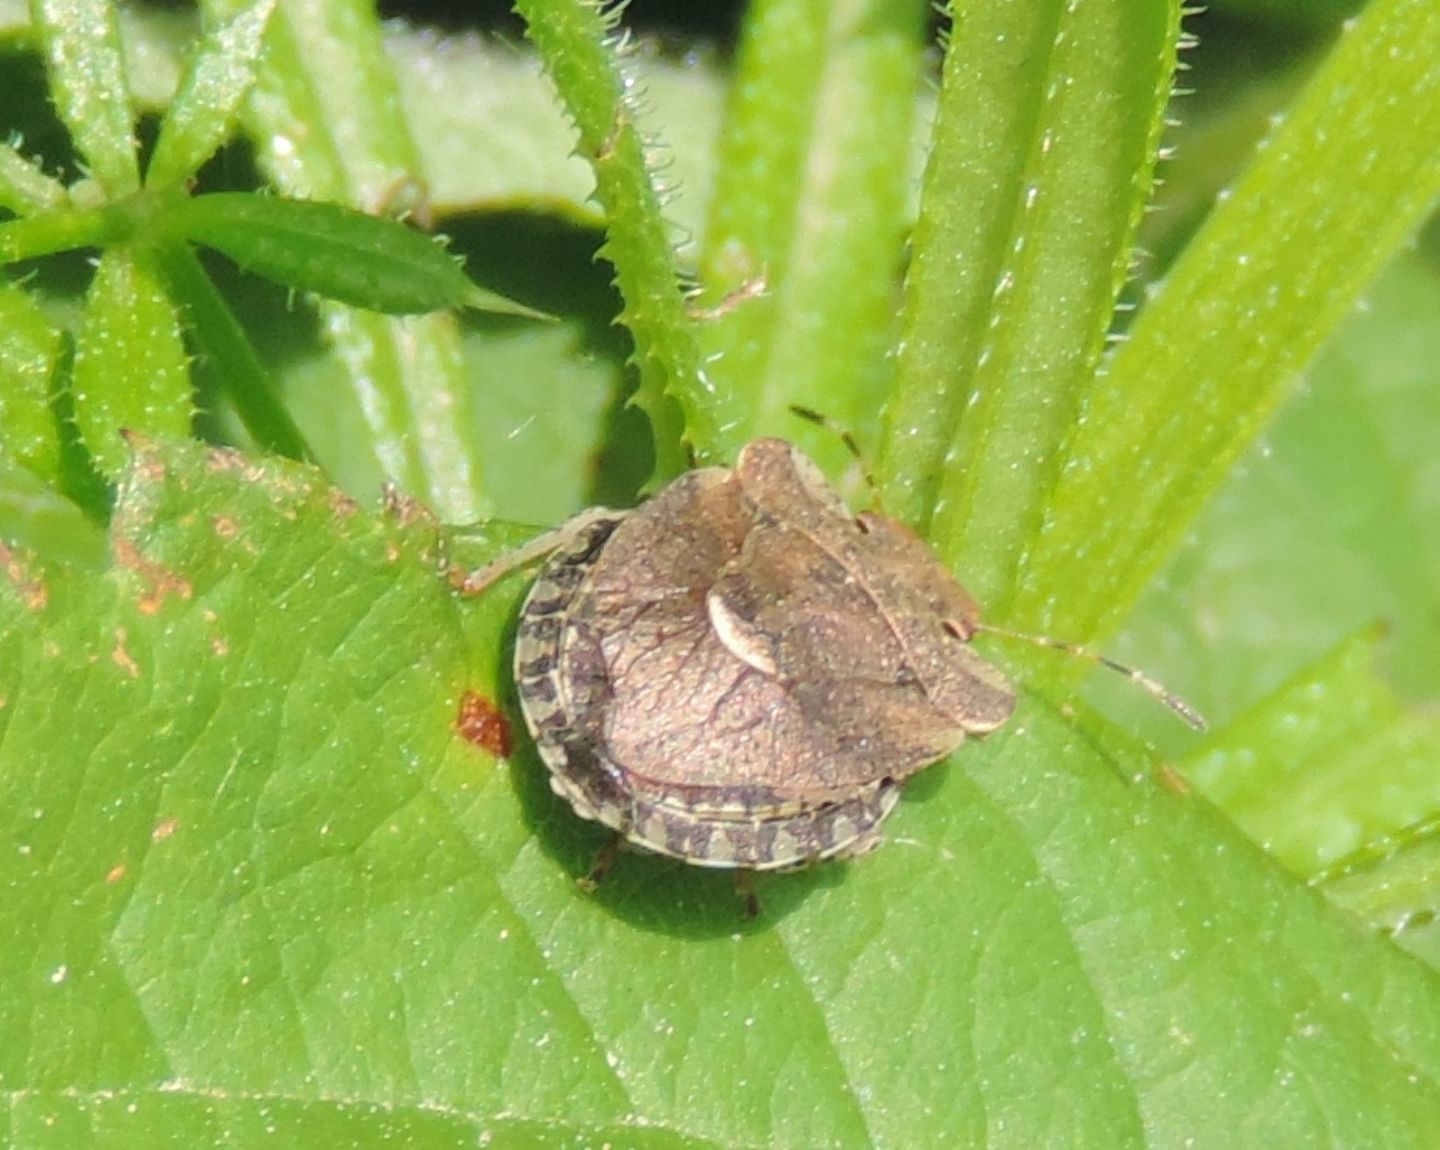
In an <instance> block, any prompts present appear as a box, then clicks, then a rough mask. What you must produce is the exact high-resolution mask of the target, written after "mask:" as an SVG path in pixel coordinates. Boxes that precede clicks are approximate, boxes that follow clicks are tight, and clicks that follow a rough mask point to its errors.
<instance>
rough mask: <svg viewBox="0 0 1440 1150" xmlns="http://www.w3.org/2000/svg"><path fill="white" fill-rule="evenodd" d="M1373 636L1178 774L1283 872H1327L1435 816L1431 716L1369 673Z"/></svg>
mask: <svg viewBox="0 0 1440 1150" xmlns="http://www.w3.org/2000/svg"><path fill="white" fill-rule="evenodd" d="M1377 643H1378V636H1377V634H1376V633H1375V632H1374V630H1373V629H1372V630H1369V631H1366V632H1362V633H1361V634H1359V635H1357V636H1355V637H1354V638H1352V639H1350V640H1349V641H1348V642H1346V643H1344V644H1342V645H1341V646H1340V647H1338V648H1337V649H1336V650H1335V651H1333V652H1332V653H1331V654H1329V655H1328V656H1326V657H1325V658H1324V659H1322V660H1320V661H1319V662H1317V663H1316V664H1314V665H1313V666H1311V667H1308V668H1306V669H1305V671H1303V672H1302V673H1301V674H1299V675H1296V676H1295V677H1294V678H1293V679H1291V680H1290V681H1289V682H1288V683H1286V684H1285V685H1284V686H1283V687H1281V688H1280V689H1279V690H1278V691H1276V692H1274V693H1273V694H1272V695H1271V696H1270V697H1268V698H1266V699H1263V700H1262V701H1261V702H1259V703H1258V704H1256V706H1255V707H1254V708H1252V709H1251V710H1250V712H1249V713H1247V714H1245V715H1243V716H1241V717H1240V718H1239V719H1237V720H1236V721H1234V722H1232V723H1230V724H1228V725H1227V726H1226V728H1225V729H1224V730H1223V731H1222V732H1220V733H1219V734H1218V735H1216V736H1215V737H1214V738H1212V739H1210V740H1208V741H1207V742H1206V744H1205V746H1204V747H1203V748H1201V749H1200V750H1199V751H1197V752H1196V753H1195V754H1194V755H1192V756H1191V757H1190V758H1189V759H1188V761H1186V763H1185V770H1186V773H1187V774H1188V775H1189V776H1190V777H1191V779H1193V780H1194V782H1195V784H1196V785H1197V786H1198V787H1199V788H1200V789H1201V790H1202V791H1204V792H1205V794H1206V796H1207V797H1208V798H1209V799H1210V800H1211V801H1213V802H1214V803H1216V804H1217V805H1218V806H1219V807H1220V808H1221V809H1223V810H1224V811H1225V812H1226V814H1228V815H1229V816H1230V817H1231V818H1233V819H1234V820H1235V822H1236V823H1238V824H1239V825H1240V826H1241V827H1242V828H1243V829H1244V830H1245V831H1246V832H1247V833H1248V834H1249V835H1250V836H1251V837H1252V838H1254V839H1255V841H1256V842H1259V843H1263V844H1265V846H1266V848H1267V849H1268V850H1270V851H1271V852H1272V853H1274V854H1275V856H1276V857H1277V858H1279V859H1280V860H1281V861H1282V862H1283V863H1285V865H1286V866H1288V867H1290V868H1291V869H1292V870H1294V871H1296V872H1297V873H1299V874H1302V875H1306V876H1309V875H1313V874H1315V873H1316V872H1317V871H1319V870H1320V869H1321V868H1322V867H1324V866H1326V865H1327V864H1330V863H1333V862H1335V860H1336V859H1338V858H1341V857H1342V856H1344V855H1347V854H1350V853H1351V852H1352V851H1356V850H1358V849H1360V848H1361V847H1363V846H1364V845H1365V844H1366V843H1369V842H1372V841H1376V840H1379V839H1383V838H1386V837H1389V836H1392V835H1395V834H1397V833H1399V832H1400V831H1402V830H1403V829H1404V828H1406V827H1410V826H1414V825H1416V824H1419V823H1421V822H1423V821H1424V820H1426V819H1432V818H1436V817H1440V775H1437V772H1436V770H1435V763H1436V762H1437V761H1440V716H1437V715H1434V714H1430V713H1427V712H1425V711H1414V712H1410V711H1407V709H1406V708H1405V707H1404V706H1403V704H1402V703H1401V702H1400V700H1399V699H1397V698H1396V697H1395V695H1394V693H1393V692H1392V691H1391V690H1390V688H1389V687H1388V686H1387V685H1386V684H1385V683H1383V682H1382V681H1381V679H1380V678H1379V676H1378V674H1377V673H1376V670H1375V662H1376V659H1377V650H1376V648H1377Z"/></svg>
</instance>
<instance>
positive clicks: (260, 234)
mask: <svg viewBox="0 0 1440 1150" xmlns="http://www.w3.org/2000/svg"><path fill="white" fill-rule="evenodd" d="M166 222H167V226H168V227H170V228H172V229H173V230H174V231H175V232H176V233H178V234H179V235H182V236H184V237H185V238H186V239H188V240H191V241H192V242H194V243H198V244H204V245H205V246H207V247H212V248H214V249H216V250H217V251H221V252H224V253H225V254H226V255H227V256H229V257H230V258H231V259H233V260H234V261H235V262H236V263H238V264H239V265H240V266H241V267H242V268H245V269H246V270H247V271H251V272H255V273H256V274H258V275H263V276H265V277H266V278H267V279H271V280H274V281H275V282H276V283H280V284H284V285H286V286H287V287H293V288H298V289H300V290H301V291H310V292H314V293H315V294H316V295H321V296H324V297H326V298H327V299H333V300H338V301H339V302H341V303H347V304H349V305H350V306H351V307H362V308H368V309H369V310H371V311H379V312H386V313H388V314H391V315H418V314H421V313H424V312H431V311H442V310H445V309H448V308H459V307H474V308H479V309H481V310H485V311H496V312H508V313H509V314H512V315H515V314H525V315H529V316H532V317H533V316H535V314H536V313H535V312H533V311H531V310H530V309H529V308H524V307H521V306H520V305H519V304H513V303H510V302H509V301H508V300H504V299H502V298H501V297H499V296H497V295H495V294H494V293H492V292H486V291H483V290H481V289H480V288H479V287H477V286H476V285H475V284H473V283H471V282H470V280H468V279H467V278H466V277H465V273H464V272H463V271H461V269H460V265H459V264H458V263H457V262H456V260H455V258H454V257H453V256H451V255H449V254H448V253H446V251H445V249H444V248H442V247H441V246H440V245H439V244H438V243H436V241H435V240H433V239H431V238H430V237H429V236H426V235H423V234H421V233H420V232H417V231H415V230H414V229H413V228H408V227H406V226H405V225H404V224H401V223H399V222H397V221H395V220H390V219H382V218H378V217H376V216H370V215H366V214H365V213H364V212H360V211H356V210H355V209H354V208H346V207H344V206H342V205H340V204H329V203H318V202H315V201H306V200H282V199H277V198H275V197H273V196H257V195H253V194H250V193H248V192H229V193H227V192H219V193H216V194H214V195H208V196H194V197H191V198H189V199H186V200H183V201H181V202H180V203H178V204H177V205H176V206H175V208H174V210H173V211H172V212H171V214H170V217H169V219H168V220H167V221H166Z"/></svg>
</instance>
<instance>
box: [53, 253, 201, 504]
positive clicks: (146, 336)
mask: <svg viewBox="0 0 1440 1150" xmlns="http://www.w3.org/2000/svg"><path fill="white" fill-rule="evenodd" d="M71 386H72V389H73V393H74V403H75V425H76V427H78V428H79V431H80V437H81V439H82V440H83V441H84V443H85V446H86V448H88V449H89V451H90V454H91V455H92V456H93V457H94V459H95V463H96V466H98V467H99V469H100V470H101V472H102V473H104V475H105V476H106V477H107V478H110V479H113V478H115V477H116V476H117V475H118V474H119V472H120V468H121V467H122V466H123V465H124V463H125V461H126V460H127V459H129V457H130V452H129V449H128V448H127V447H126V446H125V444H124V443H123V442H122V441H121V440H122V436H123V435H124V434H125V433H127V432H142V433H146V434H151V433H163V434H167V435H186V434H188V433H189V431H190V420H191V417H192V415H193V414H194V399H193V397H192V395H191V388H190V372H189V367H188V364H187V362H186V357H185V347H184V344H183V342H182V340H181V338H180V326H179V319H178V317H177V316H176V314H175V306H174V304H172V303H171V302H170V299H169V297H168V296H167V295H166V293H165V290H164V288H163V286H162V284H161V281H160V279H159V277H158V276H157V275H156V273H155V272H154V270H153V269H152V268H151V266H150V264H149V262H148V259H147V258H145V257H143V256H142V255H141V254H139V253H137V252H135V251H132V250H130V249H126V248H111V249H110V250H108V251H106V252H105V254H104V255H102V256H101V257H100V262H99V265H98V266H97V267H96V269H95V279H94V282H93V283H91V285H90V290H89V292H88V293H87V295H86V297H85V314H84V317H83V319H82V322H81V327H80V330H79V332H78V333H77V334H76V337H75V364H74V368H73V369H72V383H71Z"/></svg>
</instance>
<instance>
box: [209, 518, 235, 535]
mask: <svg viewBox="0 0 1440 1150" xmlns="http://www.w3.org/2000/svg"><path fill="white" fill-rule="evenodd" d="M213 523H214V526H215V534H216V535H217V536H219V537H220V538H221V539H234V538H235V533H236V532H237V531H239V530H240V525H239V524H238V523H236V522H235V520H234V519H233V518H232V517H231V516H229V515H217V516H215V518H214V520H213Z"/></svg>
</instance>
